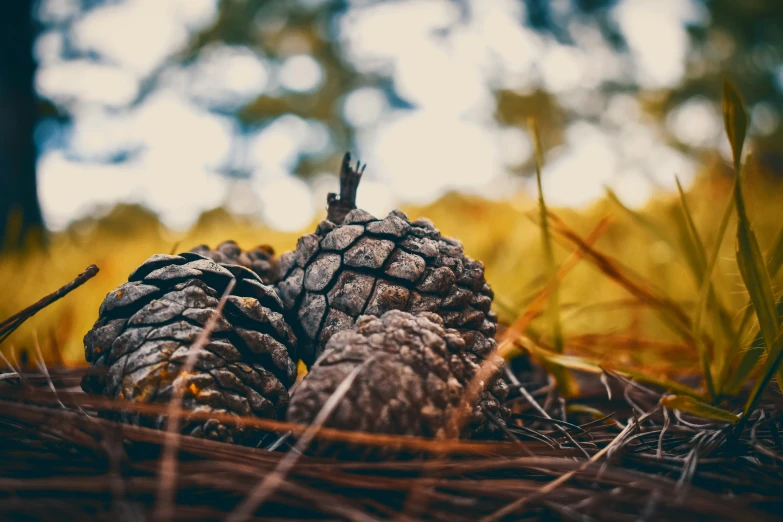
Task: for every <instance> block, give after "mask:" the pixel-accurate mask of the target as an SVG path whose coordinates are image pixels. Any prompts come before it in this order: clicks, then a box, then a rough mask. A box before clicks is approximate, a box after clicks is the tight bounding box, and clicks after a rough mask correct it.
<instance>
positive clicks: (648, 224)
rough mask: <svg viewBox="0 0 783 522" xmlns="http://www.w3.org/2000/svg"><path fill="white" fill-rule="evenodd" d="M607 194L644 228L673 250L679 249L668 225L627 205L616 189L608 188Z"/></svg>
mask: <svg viewBox="0 0 783 522" xmlns="http://www.w3.org/2000/svg"><path fill="white" fill-rule="evenodd" d="M605 190H606V196H607V197H608V198H609V200H610V201H611V202H612V203H614V204H615V205H617V207H618V208H620V210H622V211H623V213H625V214H626V215H628V217H630V218H631V220H632V221H633V222H634V223H636V224H637V225H639V226H640V227H641V228H643V229H644V230H646V231H648V232H649V233H650V234H652V235H653V236H655V237H657V238H658V239H660V240H661V241H663V242H665V243H666V244H668V245H669V246H670V247H672V250H677V248H678V247H677V244H676V243H675V242H674V240H673V239H672V237H671V234H669V232H668V230H667V229H666V227H664V226H662V225H659V224H658V223H655V222H654V221H653V220H651V219H650V218H648V217H647V216H645V215H644V214H642V213H640V212H636V211H635V210H632V209H630V208H628V207H626V206H625V204H624V203H623V202H622V201H620V198H618V197H617V194H615V193H614V191H613V190H612V189H610V188H608V187H607V188H606V189H605Z"/></svg>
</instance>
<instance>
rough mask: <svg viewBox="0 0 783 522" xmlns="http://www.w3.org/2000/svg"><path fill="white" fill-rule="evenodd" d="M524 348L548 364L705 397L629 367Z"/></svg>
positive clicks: (698, 398)
mask: <svg viewBox="0 0 783 522" xmlns="http://www.w3.org/2000/svg"><path fill="white" fill-rule="evenodd" d="M526 348H529V349H530V351H531V352H532V353H533V355H534V356H535V357H536V358H538V359H539V360H541V361H543V362H545V363H547V364H549V365H554V366H562V367H564V368H568V369H570V370H577V371H583V372H588V373H595V374H601V373H603V372H605V371H611V372H614V373H616V374H618V375H622V376H623V377H627V378H628V379H633V380H635V381H637V382H640V383H642V384H648V385H652V386H657V387H658V388H661V389H663V390H667V391H670V392H673V393H676V394H678V395H685V396H688V397H692V398H694V399H697V400H699V401H702V402H703V401H704V400H705V399H706V397H704V395H702V394H701V393H699V392H698V391H697V390H694V389H692V388H689V387H688V386H685V385H684V384H680V383H678V382H675V381H672V380H670V379H666V378H660V377H652V376H650V375H646V374H644V373H642V372H638V371H636V370H632V369H629V368H623V367H614V366H607V365H605V364H601V363H600V362H598V361H594V360H592V359H589V358H587V357H579V356H576V355H565V354H561V353H554V352H552V351H550V350H546V349H544V348H541V347H540V346H534V345H532V342H531V343H530V345H526Z"/></svg>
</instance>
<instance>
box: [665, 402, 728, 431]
mask: <svg viewBox="0 0 783 522" xmlns="http://www.w3.org/2000/svg"><path fill="white" fill-rule="evenodd" d="M661 404H663V405H664V406H666V407H667V408H671V409H673V410H680V411H684V412H685V413H690V414H691V415H696V416H697V417H701V418H702V419H709V420H713V421H718V422H728V423H729V424H737V423H738V422H739V420H740V418H739V417H738V416H737V415H735V414H733V413H731V412H730V411H726V410H724V409H723V408H717V407H715V406H712V405H710V404H707V403H706V402H703V401H700V400H696V399H694V398H693V397H688V396H685V395H667V396H666V397H664V398H662V399H661Z"/></svg>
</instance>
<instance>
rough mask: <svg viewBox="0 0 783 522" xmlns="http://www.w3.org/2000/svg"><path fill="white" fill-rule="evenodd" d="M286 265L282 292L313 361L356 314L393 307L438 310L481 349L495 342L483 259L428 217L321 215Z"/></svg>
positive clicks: (482, 352) (363, 213) (308, 359)
mask: <svg viewBox="0 0 783 522" xmlns="http://www.w3.org/2000/svg"><path fill="white" fill-rule="evenodd" d="M280 265H281V274H282V278H281V281H280V283H279V284H278V287H277V288H278V292H279V293H280V296H281V298H282V300H283V304H284V305H285V307H286V309H287V310H293V311H294V313H292V314H289V320H290V321H291V322H292V323H293V324H294V325H295V328H297V330H298V332H297V333H298V336H299V338H300V353H301V355H302V359H303V360H304V361H305V363H307V364H308V365H309V364H312V363H313V362H314V360H315V359H316V358H317V357H318V355H319V354H320V352H321V351H322V349H323V346H325V344H326V343H327V342H328V340H329V338H330V337H331V336H332V335H333V334H334V333H336V332H338V331H341V330H345V329H347V328H350V327H351V326H352V325H353V324H354V322H355V320H356V318H357V317H359V316H360V315H364V314H368V315H376V316H378V315H381V314H383V313H384V312H386V311H389V310H405V311H409V312H425V311H426V312H435V313H438V314H439V315H440V316H441V317H442V318H443V320H444V323H445V325H446V326H447V327H450V328H456V329H458V330H459V331H460V332H461V333H462V334H463V335H464V336H466V342H467V343H468V345H469V347H470V349H471V350H473V351H474V352H475V353H477V354H478V355H480V356H485V355H487V354H488V353H489V351H490V350H491V348H492V343H491V342H490V340H491V339H492V338H493V336H494V334H495V328H496V323H497V319H496V317H495V316H494V314H492V312H491V311H490V306H491V304H492V297H493V294H492V290H491V289H490V287H489V285H487V284H486V282H485V281H484V267H483V265H482V264H481V263H480V262H477V261H473V260H471V259H469V258H467V257H465V255H464V253H463V250H462V245H461V244H460V243H459V242H458V241H456V240H453V239H450V238H444V237H442V236H441V234H440V232H438V230H437V229H436V228H435V227H434V226H433V225H432V223H431V222H430V221H429V220H427V219H418V220H416V221H414V222H413V223H411V222H410V221H409V220H408V218H407V216H406V215H405V214H404V213H402V212H400V211H397V210H395V211H392V212H391V213H390V214H389V215H388V216H386V218H384V219H383V220H379V219H376V218H374V217H373V216H372V215H370V214H369V213H367V212H366V211H364V210H360V209H355V210H352V211H350V212H349V213H348V214H347V215H346V216H345V220H344V222H343V224H341V225H336V224H334V223H332V222H330V221H322V222H321V223H320V224H319V226H318V229H317V231H316V233H315V234H309V235H306V236H303V237H302V238H300V240H299V242H298V243H297V248H296V251H295V252H292V253H288V254H284V255H283V256H282V257H281V261H280Z"/></svg>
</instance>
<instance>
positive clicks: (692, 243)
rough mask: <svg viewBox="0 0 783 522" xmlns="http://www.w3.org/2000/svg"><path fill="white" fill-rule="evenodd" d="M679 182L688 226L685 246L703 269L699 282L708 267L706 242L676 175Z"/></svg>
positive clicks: (682, 205) (678, 185)
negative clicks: (702, 238)
mask: <svg viewBox="0 0 783 522" xmlns="http://www.w3.org/2000/svg"><path fill="white" fill-rule="evenodd" d="M674 180H675V181H676V182H677V192H679V194H680V209H681V210H682V215H683V218H685V224H686V225H687V227H688V238H689V239H690V240H689V241H686V242H685V245H683V246H684V248H685V249H687V250H689V251H690V252H691V254H690V255H691V256H692V257H693V258H694V259H695V260H696V263H697V265H698V267H699V268H700V269H701V276H700V277H699V282H701V281H703V279H704V269H705V268H706V267H707V252H706V251H705V249H704V243H702V241H701V236H700V235H699V231H698V230H697V229H696V224H695V223H694V222H693V214H691V209H690V208H689V207H688V201H687V200H686V199H685V191H683V190H682V185H681V184H680V178H678V177H677V176H675V177H674Z"/></svg>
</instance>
